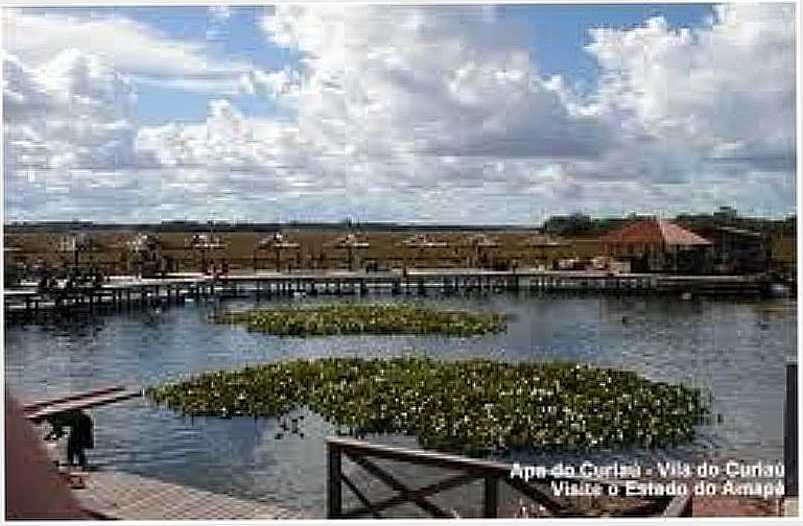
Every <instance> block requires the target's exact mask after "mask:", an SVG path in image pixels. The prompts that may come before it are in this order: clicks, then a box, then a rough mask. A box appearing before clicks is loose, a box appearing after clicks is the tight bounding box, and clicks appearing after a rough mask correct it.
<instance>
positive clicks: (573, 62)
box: [47, 4, 713, 124]
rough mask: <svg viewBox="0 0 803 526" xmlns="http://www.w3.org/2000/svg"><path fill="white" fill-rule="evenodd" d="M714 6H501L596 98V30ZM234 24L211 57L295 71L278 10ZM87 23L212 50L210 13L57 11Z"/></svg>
mask: <svg viewBox="0 0 803 526" xmlns="http://www.w3.org/2000/svg"><path fill="white" fill-rule="evenodd" d="M712 7H713V4H650V5H639V4H632V5H605V4H588V5H582V4H574V5H554V4H550V5H529V6H528V5H501V6H499V11H500V13H499V14H500V16H501V17H503V18H507V19H510V20H512V21H515V23H517V24H519V25H520V26H521V27H522V28H523V30H524V31H526V32H527V33H528V35H529V38H530V49H531V52H532V54H533V57H534V59H535V61H536V62H537V63H538V65H539V68H540V70H541V71H542V72H543V73H544V74H546V75H562V76H564V77H565V78H566V79H567V80H568V81H569V82H571V83H572V84H573V85H574V86H576V88H577V89H579V90H582V91H586V92H587V91H591V90H593V88H594V86H595V85H596V78H597V74H598V67H597V65H596V63H595V61H594V59H593V57H592V56H591V55H589V54H588V53H587V52H586V51H585V50H584V46H585V45H587V44H588V43H589V34H588V30H589V29H590V28H592V27H610V28H630V27H634V26H637V25H639V24H641V23H643V22H644V21H645V20H647V19H648V18H650V17H654V16H663V17H665V18H666V19H667V21H668V22H669V23H670V24H671V25H672V26H673V27H697V26H699V25H701V24H702V23H703V22H704V21H705V20H706V18H707V17H710V16H711V14H712ZM230 10H231V17H230V19H229V20H228V21H227V22H226V23H225V24H220V25H219V27H220V29H219V31H220V34H219V37H218V38H216V39H214V40H212V41H211V45H210V47H211V50H212V51H213V53H214V54H215V55H216V56H218V57H221V58H228V59H231V60H247V61H249V62H252V63H253V64H255V65H258V66H261V67H263V68H266V69H280V68H282V67H283V66H284V65H290V66H291V67H295V66H297V64H298V54H297V53H293V52H292V51H291V50H288V49H285V48H282V47H278V46H275V45H273V44H272V43H271V42H270V41H268V40H266V39H265V37H264V33H263V31H261V29H260V27H259V20H260V19H261V17H263V16H265V14H266V13H269V12H271V11H272V8H271V7H267V6H259V7H250V6H233V7H231V8H230ZM47 11H49V12H54V13H57V12H67V13H70V14H72V15H76V16H80V17H92V16H119V17H126V18H130V19H132V20H137V21H139V22H142V23H143V24H146V25H148V26H150V27H153V28H155V29H157V30H158V31H160V32H162V33H164V34H166V35H168V36H170V37H173V38H176V39H180V40H187V41H197V42H210V41H209V40H207V31H208V30H209V28H210V27H211V25H212V24H214V22H212V21H210V17H209V10H208V7H206V6H199V7H178V6H176V7H155V6H151V7H108V8H91V9H87V8H66V9H65V8H60V9H59V8H52V9H48V10H47ZM137 96H138V101H137V107H136V116H137V119H138V121H139V122H140V123H142V124H161V123H164V122H170V121H184V122H191V121H195V120H198V119H202V118H204V117H205V115H206V112H207V109H208V106H209V101H210V100H211V99H214V98H216V96H217V95H216V94H199V93H192V92H187V91H185V90H175V89H168V88H164V87H159V86H142V87H140V88H139V89H138V90H137ZM230 98H231V100H232V102H234V103H235V104H237V106H238V107H240V108H242V109H243V110H244V111H246V112H247V113H249V114H251V115H272V114H274V112H275V111H276V107H275V105H274V104H272V103H271V102H270V101H266V100H264V99H260V98H258V97H251V96H232V97H230Z"/></svg>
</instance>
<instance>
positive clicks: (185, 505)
mask: <svg viewBox="0 0 803 526" xmlns="http://www.w3.org/2000/svg"><path fill="white" fill-rule="evenodd" d="M84 480H85V484H86V488H84V489H76V490H73V495H74V496H75V498H76V499H77V500H78V502H79V504H80V505H81V507H83V508H84V509H86V510H88V511H89V512H91V513H93V514H94V515H96V516H103V517H108V518H112V519H120V520H170V519H179V520H182V519H183V520H213V519H219V520H221V519H222V520H238V519H295V518H301V514H298V513H294V512H291V511H290V510H286V509H283V508H281V507H279V506H276V505H273V504H269V503H265V502H259V501H252V500H246V499H240V498H236V497H232V496H229V495H222V494H219V493H213V492H210V491H206V490H201V489H196V488H189V487H186V486H182V485H179V484H173V483H169V482H163V481H160V480H156V479H151V478H146V477H142V476H139V475H135V474H131V473H123V472H118V471H97V472H91V473H88V474H86V475H85V477H84Z"/></svg>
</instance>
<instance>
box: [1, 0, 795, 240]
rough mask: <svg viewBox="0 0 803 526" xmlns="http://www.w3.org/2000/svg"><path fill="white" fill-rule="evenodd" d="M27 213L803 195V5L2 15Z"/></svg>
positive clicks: (501, 215) (240, 214) (273, 214)
mask: <svg viewBox="0 0 803 526" xmlns="http://www.w3.org/2000/svg"><path fill="white" fill-rule="evenodd" d="M2 17H3V19H2V24H3V27H2V30H3V31H2V33H3V41H2V45H3V124H4V166H3V168H4V187H5V188H4V190H5V195H4V197H5V201H4V204H5V219H6V221H22V220H25V221H35V220H71V219H80V220H91V221H103V222H134V221H136V222H146V221H147V222H158V221H162V220H175V219H190V220H201V221H207V220H226V221H340V220H343V219H344V218H352V219H356V220H359V221H399V222H420V223H464V224H537V223H540V222H541V221H543V220H544V219H545V218H546V217H548V216H550V215H554V214H567V213H574V212H583V213H587V214H590V215H592V216H607V215H623V214H630V213H633V212H635V213H642V214H656V215H660V216H673V215H675V214H677V213H681V212H702V213H706V212H711V211H713V210H715V209H717V208H718V207H720V206H733V207H735V208H737V209H738V210H739V211H740V212H742V213H743V214H744V215H762V216H772V217H782V216H785V215H787V214H791V213H795V211H796V208H795V164H796V143H797V140H796V129H795V122H796V121H795V59H794V56H795V55H794V54H795V4H790V3H786V4H781V3H777V4H776V3H762V4H744V3H737V4H719V5H714V4H645V5H640V4H628V5H602V4H599V5H554V4H553V5H497V6H495V5H468V6H390V5H371V6H365V5H363V6H355V5H337V4H312V5H290V4H280V5H278V6H258V7H234V6H232V7H225V6H198V7H157V6H153V7H107V8H100V7H70V8H47V9H42V8H37V9H34V8H26V9H4V11H3V15H2Z"/></svg>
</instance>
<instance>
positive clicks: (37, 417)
mask: <svg viewBox="0 0 803 526" xmlns="http://www.w3.org/2000/svg"><path fill="white" fill-rule="evenodd" d="M142 394H143V392H142V390H141V389H138V390H134V389H126V388H125V387H124V386H122V385H118V386H114V387H106V388H103V389H97V390H94V391H87V392H84V393H78V394H72V395H68V396H63V397H60V398H53V399H50V400H40V401H38V402H31V403H28V404H25V405H24V406H23V407H22V411H23V413H24V414H25V417H26V418H27V419H28V420H30V421H32V422H41V421H42V420H45V419H47V418H48V417H51V416H55V415H57V414H59V413H64V412H67V411H74V410H83V409H91V408H93V407H99V406H102V405H108V404H113V403H115V402H121V401H123V400H128V399H129V398H136V397H139V396H142Z"/></svg>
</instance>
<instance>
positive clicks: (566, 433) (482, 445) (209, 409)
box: [147, 358, 707, 455]
mask: <svg viewBox="0 0 803 526" xmlns="http://www.w3.org/2000/svg"><path fill="white" fill-rule="evenodd" d="M147 395H148V396H149V397H150V398H152V399H153V400H154V401H156V402H157V403H159V404H162V405H165V406H167V407H170V408H173V409H177V410H180V411H182V412H183V413H185V414H188V415H206V416H219V417H232V416H245V415H250V416H281V415H283V414H285V413H287V412H289V411H291V410H293V409H297V408H300V407H302V406H306V407H308V408H309V409H310V410H312V411H314V412H316V413H318V414H320V415H321V416H322V417H323V418H325V419H326V420H327V421H329V422H330V423H333V424H335V425H337V426H339V427H340V428H341V429H343V428H345V430H346V431H347V432H349V433H351V434H357V435H363V434H368V433H404V434H410V435H415V436H416V437H417V438H418V440H419V442H420V443H421V445H422V446H424V447H428V448H434V449H440V450H445V451H453V452H460V453H465V454H471V455H477V454H483V453H488V452H492V451H503V450H507V449H510V448H516V447H541V448H544V447H547V448H571V449H578V448H591V447H612V446H628V445H637V446H646V447H660V446H669V445H676V444H680V443H682V442H686V441H689V440H691V439H692V438H693V436H694V428H695V425H696V424H698V423H699V421H700V419H701V418H702V417H703V416H705V414H706V412H707V411H706V408H705V406H704V405H703V403H702V401H701V395H700V392H699V391H698V390H696V389H690V388H686V387H683V386H675V385H668V384H664V383H655V382H650V381H648V380H645V379H643V378H641V377H639V376H638V375H636V374H635V373H632V372H626V371H617V370H610V369H597V368H592V367H587V366H581V365H570V364H540V363H538V364H536V363H522V364H509V363H503V362H494V361H488V360H468V361H459V362H445V361H438V360H432V359H428V358H393V359H384V360H380V359H371V360H368V359H359V358H326V359H319V360H312V361H303V360H296V361H289V362H283V363H270V364H264V365H260V366H257V367H246V368H245V369H243V370H241V371H237V372H225V371H221V372H213V373H208V374H203V375H200V376H198V377H195V378H192V379H190V380H187V381H185V382H181V383H175V384H168V385H164V386H161V387H157V388H151V389H148V391H147Z"/></svg>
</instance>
